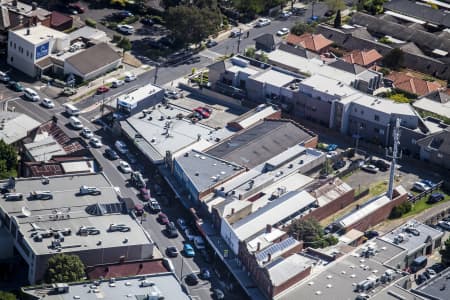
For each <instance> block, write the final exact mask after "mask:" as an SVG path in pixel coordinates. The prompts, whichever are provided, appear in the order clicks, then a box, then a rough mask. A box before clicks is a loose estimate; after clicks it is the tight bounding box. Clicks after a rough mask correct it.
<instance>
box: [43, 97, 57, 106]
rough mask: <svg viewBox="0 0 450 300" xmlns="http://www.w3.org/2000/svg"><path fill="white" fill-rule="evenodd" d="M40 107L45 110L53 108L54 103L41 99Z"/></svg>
mask: <svg viewBox="0 0 450 300" xmlns="http://www.w3.org/2000/svg"><path fill="white" fill-rule="evenodd" d="M41 105H42V106H43V107H45V108H54V107H55V103H53V101H52V100H50V99H48V98H44V99H42V102H41Z"/></svg>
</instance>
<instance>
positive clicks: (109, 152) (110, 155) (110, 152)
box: [105, 148, 119, 160]
mask: <svg viewBox="0 0 450 300" xmlns="http://www.w3.org/2000/svg"><path fill="white" fill-rule="evenodd" d="M105 157H106V158H108V159H109V160H116V159H118V158H119V155H117V152H116V151H114V150H113V149H111V148H106V150H105Z"/></svg>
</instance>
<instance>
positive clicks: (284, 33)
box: [277, 27, 289, 36]
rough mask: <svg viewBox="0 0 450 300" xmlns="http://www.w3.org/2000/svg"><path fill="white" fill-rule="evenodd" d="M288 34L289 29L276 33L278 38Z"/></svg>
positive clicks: (282, 29)
mask: <svg viewBox="0 0 450 300" xmlns="http://www.w3.org/2000/svg"><path fill="white" fill-rule="evenodd" d="M288 33H289V28H286V27H284V28H281V29H280V30H278V31H277V35H278V36H283V35H286V34H288Z"/></svg>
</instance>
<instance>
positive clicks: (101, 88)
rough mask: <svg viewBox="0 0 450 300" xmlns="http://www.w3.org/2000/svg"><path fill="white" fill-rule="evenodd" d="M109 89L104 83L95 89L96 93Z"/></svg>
mask: <svg viewBox="0 0 450 300" xmlns="http://www.w3.org/2000/svg"><path fill="white" fill-rule="evenodd" d="M108 91H109V87H108V86H106V85H102V86H100V87H99V88H98V89H97V94H103V93H106V92H108Z"/></svg>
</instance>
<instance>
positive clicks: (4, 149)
mask: <svg viewBox="0 0 450 300" xmlns="http://www.w3.org/2000/svg"><path fill="white" fill-rule="evenodd" d="M16 169H17V151H16V149H15V148H14V147H13V146H12V145H8V144H7V143H5V141H3V140H0V172H1V173H0V177H3V178H4V177H8V176H9V175H7V174H6V175H5V173H7V172H10V171H15V170H16Z"/></svg>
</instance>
